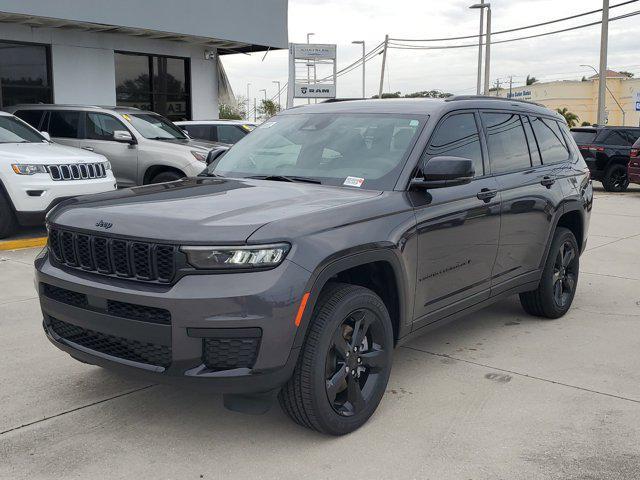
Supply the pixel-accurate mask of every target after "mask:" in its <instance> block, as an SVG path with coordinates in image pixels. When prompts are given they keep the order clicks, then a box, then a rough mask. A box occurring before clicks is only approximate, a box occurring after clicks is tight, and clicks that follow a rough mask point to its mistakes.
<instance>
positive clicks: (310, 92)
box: [295, 83, 336, 98]
mask: <svg viewBox="0 0 640 480" xmlns="http://www.w3.org/2000/svg"><path fill="white" fill-rule="evenodd" d="M295 96H296V98H335V97H336V86H335V85H330V84H321V83H309V84H307V83H302V84H301V83H296V90H295Z"/></svg>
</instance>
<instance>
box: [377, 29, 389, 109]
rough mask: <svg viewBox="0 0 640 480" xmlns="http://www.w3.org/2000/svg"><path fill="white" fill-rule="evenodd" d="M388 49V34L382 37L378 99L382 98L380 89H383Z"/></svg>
mask: <svg viewBox="0 0 640 480" xmlns="http://www.w3.org/2000/svg"><path fill="white" fill-rule="evenodd" d="M388 47H389V34H386V35H385V36H384V50H383V51H382V69H381V71H380V88H379V89H378V98H380V99H381V98H382V89H383V87H384V69H385V67H386V64H387V49H388Z"/></svg>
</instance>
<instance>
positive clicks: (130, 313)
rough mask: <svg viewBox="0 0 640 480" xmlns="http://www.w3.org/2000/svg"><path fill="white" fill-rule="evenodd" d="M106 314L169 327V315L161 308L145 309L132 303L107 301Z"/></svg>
mask: <svg viewBox="0 0 640 480" xmlns="http://www.w3.org/2000/svg"><path fill="white" fill-rule="evenodd" d="M107 313H109V315H113V316H116V317H122V318H129V319H131V320H139V321H141V322H151V323H160V324H162V325H171V313H170V312H169V311H168V310H165V309H163V308H155V307H145V306H143V305H134V304H133V303H125V302H117V301H115V300H107Z"/></svg>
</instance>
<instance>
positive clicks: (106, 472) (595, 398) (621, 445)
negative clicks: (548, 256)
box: [0, 188, 640, 480]
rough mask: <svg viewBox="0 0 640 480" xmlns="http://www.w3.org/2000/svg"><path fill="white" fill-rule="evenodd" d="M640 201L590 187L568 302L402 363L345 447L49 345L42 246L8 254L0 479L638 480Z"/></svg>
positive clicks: (398, 359) (421, 349) (504, 310)
mask: <svg viewBox="0 0 640 480" xmlns="http://www.w3.org/2000/svg"><path fill="white" fill-rule="evenodd" d="M639 252H640V189H638V188H632V189H631V190H630V191H629V192H627V193H625V194H607V193H605V192H603V191H601V190H598V191H597V194H596V202H595V207H594V212H593V216H592V221H591V228H590V236H589V243H588V250H587V252H586V254H585V255H584V256H583V257H582V259H581V276H580V282H579V288H578V293H577V295H576V298H575V301H574V304H573V308H572V310H571V311H570V312H569V314H567V315H566V316H565V317H564V318H561V319H558V320H553V321H550V320H540V319H536V318H533V317H529V316H527V315H526V314H525V313H524V312H523V311H522V309H521V308H520V306H519V303H518V301H517V298H513V299H508V300H506V301H503V302H501V303H499V304H496V305H495V306H493V307H491V308H488V309H486V310H483V311H480V312H478V313H476V314H473V315H472V316H470V317H467V318H464V319H462V320H460V321H457V322H455V323H452V324H450V325H448V326H445V327H443V328H441V329H440V330H437V331H434V332H431V333H430V334H428V335H427V336H425V337H423V338H420V339H418V340H415V341H413V342H412V343H411V344H409V345H407V346H406V347H402V348H400V349H398V350H397V351H396V355H395V357H394V367H393V372H392V375H391V380H390V383H389V387H388V391H387V394H386V396H385V398H384V399H383V402H382V404H381V406H380V408H379V409H378V411H377V413H376V414H375V415H374V417H373V418H372V419H371V420H370V421H369V423H368V424H367V425H365V426H364V427H363V428H362V429H360V430H358V431H357V432H355V433H353V434H351V435H348V436H346V437H342V438H331V437H324V436H322V435H319V434H315V433H313V432H311V431H307V430H305V429H303V428H300V427H298V426H296V425H295V424H293V423H292V422H290V421H289V420H288V419H287V418H286V417H285V416H284V414H283V413H282V412H281V411H280V409H279V408H278V407H276V408H274V409H273V410H272V411H271V412H270V413H268V414H267V415H264V416H257V417H253V416H247V415H242V414H238V413H232V412H229V411H226V410H224V409H223V407H222V402H221V398H220V397H219V396H211V395H204V394H200V393H194V392H190V391H181V390H179V389H177V388H172V387H167V386H155V385H148V384H144V383H139V382H133V381H129V380H125V379H123V378H120V377H118V376H117V375H115V374H112V373H110V372H108V371H105V370H102V369H100V368H97V367H93V366H89V365H84V364H81V363H79V362H76V361H74V360H72V359H71V358H70V357H68V356H67V355H66V354H64V353H63V352H60V351H59V350H57V349H55V348H54V347H52V346H51V345H50V344H49V343H48V341H47V340H46V339H45V337H44V334H43V332H42V327H41V317H40V312H39V306H38V302H37V299H36V298H35V292H34V287H33V279H32V268H33V267H32V261H33V258H34V257H35V255H36V254H37V250H35V249H32V250H20V251H15V252H0V333H1V335H0V361H1V362H2V364H3V368H2V370H1V371H0V385H1V388H0V432H1V433H0V478H2V479H4V478H7V479H19V478H25V479H30V480H32V479H48V478H64V479H66V478H78V479H88V478H123V479H124V478H127V479H137V478H140V479H146V478H154V479H191V478H193V479H199V478H205V479H217V478H251V479H258V478H281V479H296V480H299V479H306V478H348V479H349V480H352V479H361V478H372V479H382V478H384V479H389V478H403V479H404V478H416V479H434V480H443V479H452V480H453V479H455V480H459V479H474V480H477V479H508V480H513V479H532V478H541V479H550V478H554V479H555V478H557V479H624V480H631V479H637V478H640V253H639Z"/></svg>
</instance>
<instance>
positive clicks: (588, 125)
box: [580, 122, 591, 127]
mask: <svg viewBox="0 0 640 480" xmlns="http://www.w3.org/2000/svg"><path fill="white" fill-rule="evenodd" d="M580 126H581V127H590V126H591V124H590V123H589V122H582V123H581V124H580Z"/></svg>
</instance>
